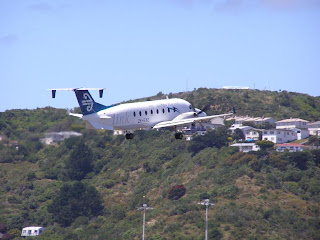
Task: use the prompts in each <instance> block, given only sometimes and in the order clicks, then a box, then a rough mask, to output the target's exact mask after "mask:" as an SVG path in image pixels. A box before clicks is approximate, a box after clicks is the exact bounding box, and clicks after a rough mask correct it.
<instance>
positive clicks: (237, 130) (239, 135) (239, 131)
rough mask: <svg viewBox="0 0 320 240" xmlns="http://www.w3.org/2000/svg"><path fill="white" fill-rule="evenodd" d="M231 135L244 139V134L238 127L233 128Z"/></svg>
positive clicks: (237, 138) (234, 137)
mask: <svg viewBox="0 0 320 240" xmlns="http://www.w3.org/2000/svg"><path fill="white" fill-rule="evenodd" d="M232 137H233V139H235V140H240V139H242V140H244V139H245V136H244V134H243V132H242V131H241V129H239V128H236V129H235V130H234V133H233V135H232Z"/></svg>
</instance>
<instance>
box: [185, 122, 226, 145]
mask: <svg viewBox="0 0 320 240" xmlns="http://www.w3.org/2000/svg"><path fill="white" fill-rule="evenodd" d="M221 126H223V125H222V124H218V123H217V124H212V123H195V124H194V125H193V124H190V126H188V127H184V128H183V129H182V132H183V133H184V135H185V136H186V140H188V141H190V140H192V138H193V136H195V135H205V134H206V133H207V130H214V129H217V128H218V127H221Z"/></svg>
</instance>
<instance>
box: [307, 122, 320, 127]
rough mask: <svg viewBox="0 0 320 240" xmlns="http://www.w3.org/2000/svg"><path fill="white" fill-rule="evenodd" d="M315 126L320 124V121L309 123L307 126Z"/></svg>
mask: <svg viewBox="0 0 320 240" xmlns="http://www.w3.org/2000/svg"><path fill="white" fill-rule="evenodd" d="M313 124H320V121H318V122H312V123H308V124H307V125H308V126H312V125H313Z"/></svg>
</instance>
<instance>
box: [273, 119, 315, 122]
mask: <svg viewBox="0 0 320 240" xmlns="http://www.w3.org/2000/svg"><path fill="white" fill-rule="evenodd" d="M290 122H309V121H307V120H304V119H301V118H289V119H283V120H280V121H277V122H276V123H290Z"/></svg>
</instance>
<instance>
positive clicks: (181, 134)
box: [174, 132, 183, 140]
mask: <svg viewBox="0 0 320 240" xmlns="http://www.w3.org/2000/svg"><path fill="white" fill-rule="evenodd" d="M174 137H175V138H176V139H180V140H181V139H182V138H183V133H182V132H176V133H175V134H174Z"/></svg>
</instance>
